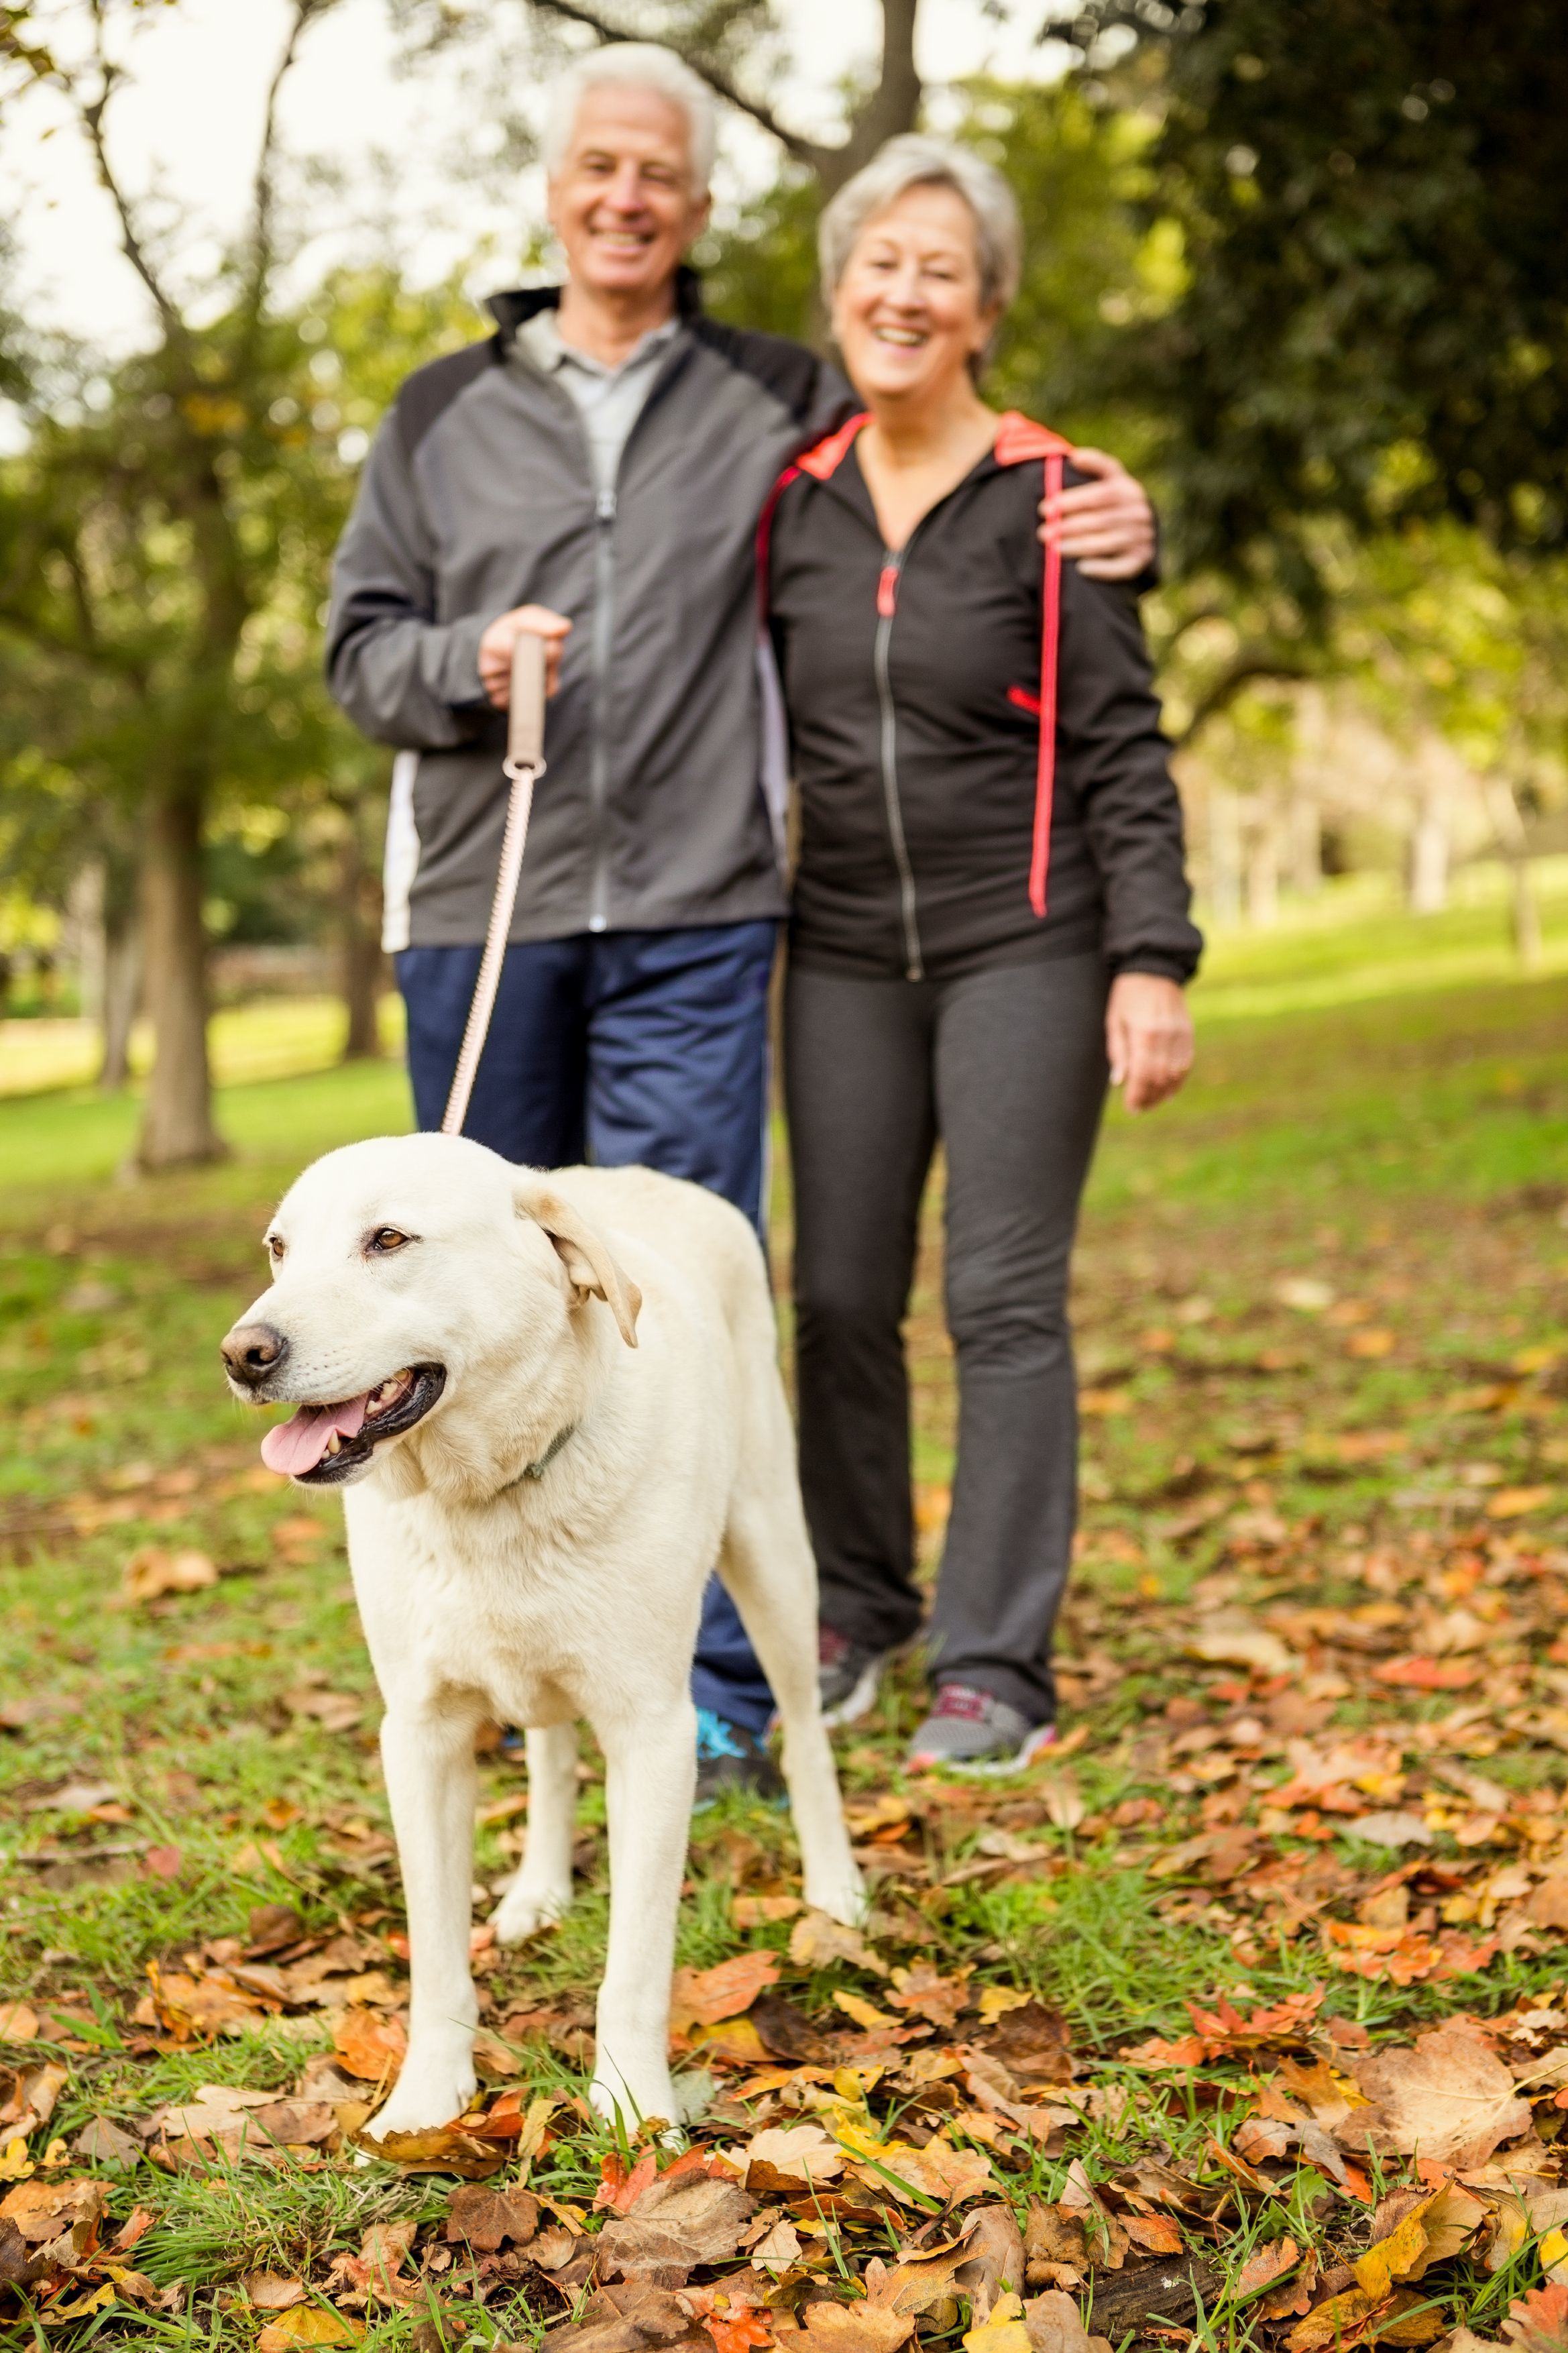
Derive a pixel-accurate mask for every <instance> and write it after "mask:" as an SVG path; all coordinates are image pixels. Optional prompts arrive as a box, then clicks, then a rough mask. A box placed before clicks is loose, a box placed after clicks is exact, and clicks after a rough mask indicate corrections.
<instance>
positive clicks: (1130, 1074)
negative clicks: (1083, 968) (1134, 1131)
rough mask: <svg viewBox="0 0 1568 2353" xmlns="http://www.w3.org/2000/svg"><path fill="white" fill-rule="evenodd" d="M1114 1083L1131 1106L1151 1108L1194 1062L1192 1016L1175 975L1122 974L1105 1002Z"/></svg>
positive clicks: (1107, 1040)
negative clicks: (1175, 980)
mask: <svg viewBox="0 0 1568 2353" xmlns="http://www.w3.org/2000/svg"><path fill="white" fill-rule="evenodd" d="M1105 1050H1106V1053H1107V1055H1108V1057H1109V1058H1110V1083H1111V1085H1112V1086H1113V1087H1121V1089H1122V1091H1123V1092H1122V1097H1121V1100H1122V1102H1123V1103H1125V1104H1126V1106H1127V1108H1128V1110H1129V1111H1152V1110H1153V1108H1154V1105H1155V1104H1156V1103H1163V1102H1164V1100H1165V1098H1166V1096H1167V1095H1173V1094H1174V1093H1175V1092H1176V1089H1177V1088H1178V1087H1179V1086H1180V1085H1181V1083H1182V1081H1183V1080H1184V1078H1185V1077H1186V1075H1187V1072H1188V1071H1190V1070H1191V1069H1192V1067H1193V1017H1192V1015H1191V1014H1190V1013H1189V1012H1188V1011H1187V1000H1186V998H1185V997H1184V996H1183V994H1182V992H1181V990H1180V988H1179V987H1177V985H1176V983H1175V982H1174V981H1173V980H1162V979H1160V978H1159V976H1157V975H1156V974H1154V973H1152V972H1122V973H1118V975H1117V976H1116V978H1115V979H1114V980H1113V981H1112V982H1111V984H1110V997H1109V998H1108V999H1107V1001H1106V1007H1105Z"/></svg>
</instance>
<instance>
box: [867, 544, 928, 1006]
mask: <svg viewBox="0 0 1568 2353" xmlns="http://www.w3.org/2000/svg"><path fill="white" fill-rule="evenodd" d="M911 536H912V534H911ZM909 547H910V543H909V541H908V540H906V541H905V543H904V545H903V546H902V548H900V550H899V551H898V553H897V554H894V553H893V552H892V551H891V550H889V551H887V552H886V553H885V554H884V556H883V561H882V569H881V572H880V573H879V575H878V580H877V639H876V647H875V650H874V652H873V656H872V661H873V666H874V668H875V670H876V673H877V701H878V703H879V707H880V710H881V715H882V727H881V748H882V799H883V801H884V803H885V805H886V807H887V812H888V836H889V840H890V841H891V843H892V845H893V863H894V865H895V866H896V867H897V868H898V870H899V909H900V916H901V918H902V922H903V933H904V978H905V979H906V980H923V979H924V978H925V958H924V956H923V955H922V954H921V931H920V919H919V913H918V911H917V907H916V903H915V876H914V869H913V867H912V866H911V865H910V851H909V844H908V842H907V841H906V840H905V839H904V812H903V807H902V804H901V803H900V799H899V738H898V713H897V711H896V709H895V707H894V703H893V685H892V680H891V678H890V677H889V671H888V655H889V645H890V642H891V639H892V635H893V616H894V614H895V613H896V612H897V610H898V604H899V575H900V573H901V572H902V570H903V565H904V557H905V556H906V555H907V554H908V553H909Z"/></svg>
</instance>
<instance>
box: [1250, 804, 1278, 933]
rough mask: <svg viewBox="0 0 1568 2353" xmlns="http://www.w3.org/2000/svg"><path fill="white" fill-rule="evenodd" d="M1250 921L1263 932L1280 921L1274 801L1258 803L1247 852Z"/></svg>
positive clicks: (1254, 812)
mask: <svg viewBox="0 0 1568 2353" xmlns="http://www.w3.org/2000/svg"><path fill="white" fill-rule="evenodd" d="M1247 922H1248V923H1252V924H1254V925H1256V927H1257V928H1258V930H1259V931H1269V930H1271V929H1272V928H1273V926H1274V925H1275V924H1276V923H1278V922H1279V822H1278V819H1277V818H1276V815H1275V810H1274V806H1273V803H1272V801H1271V800H1268V799H1267V798H1263V799H1259V800H1258V802H1256V803H1255V804H1254V810H1253V834H1252V840H1251V842H1250V844H1249V845H1248V848H1247Z"/></svg>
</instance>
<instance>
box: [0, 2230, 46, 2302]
mask: <svg viewBox="0 0 1568 2353" xmlns="http://www.w3.org/2000/svg"><path fill="white" fill-rule="evenodd" d="M48 2270H49V2264H48V2262H47V2258H46V2257H44V2256H42V2255H36V2254H35V2253H33V2251H32V2249H31V2248H30V2247H29V2246H28V2244H27V2242H26V2239H25V2238H24V2237H23V2236H22V2233H21V2232H20V2231H18V2229H17V2228H16V2224H15V2222H13V2221H9V2220H8V2219H7V2218H6V2217H5V2216H4V2215H0V2287H27V2286H30V2285H31V2284H32V2282H33V2281H34V2280H37V2279H42V2278H43V2277H44V2276H45V2275H46V2274H47V2272H48Z"/></svg>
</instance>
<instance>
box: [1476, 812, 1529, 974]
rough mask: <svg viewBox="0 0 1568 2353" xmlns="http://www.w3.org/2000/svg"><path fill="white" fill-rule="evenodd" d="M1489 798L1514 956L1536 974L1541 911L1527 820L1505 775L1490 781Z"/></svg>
mask: <svg viewBox="0 0 1568 2353" xmlns="http://www.w3.org/2000/svg"><path fill="white" fill-rule="evenodd" d="M1486 798H1487V808H1488V811H1489V814H1490V817H1491V821H1492V829H1493V831H1494V832H1495V834H1496V835H1497V843H1498V848H1499V849H1500V850H1501V852H1502V854H1503V858H1504V860H1506V862H1507V865H1508V897H1509V928H1510V931H1511V933H1512V934H1513V946H1514V954H1515V955H1517V956H1518V958H1519V961H1520V963H1521V965H1522V966H1523V968H1524V970H1525V971H1526V972H1534V971H1535V970H1536V968H1537V966H1538V965H1540V962H1541V910H1540V909H1539V907H1537V905H1536V903H1535V893H1534V892H1533V891H1532V890H1531V884H1530V860H1529V857H1528V856H1527V854H1526V852H1527V848H1528V842H1527V837H1526V834H1525V828H1524V818H1523V815H1522V813H1521V809H1520V806H1519V800H1518V797H1517V796H1516V795H1515V792H1514V789H1513V786H1511V785H1510V783H1509V781H1508V779H1507V777H1506V776H1493V777H1491V778H1489V780H1488V783H1487V786H1486Z"/></svg>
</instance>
